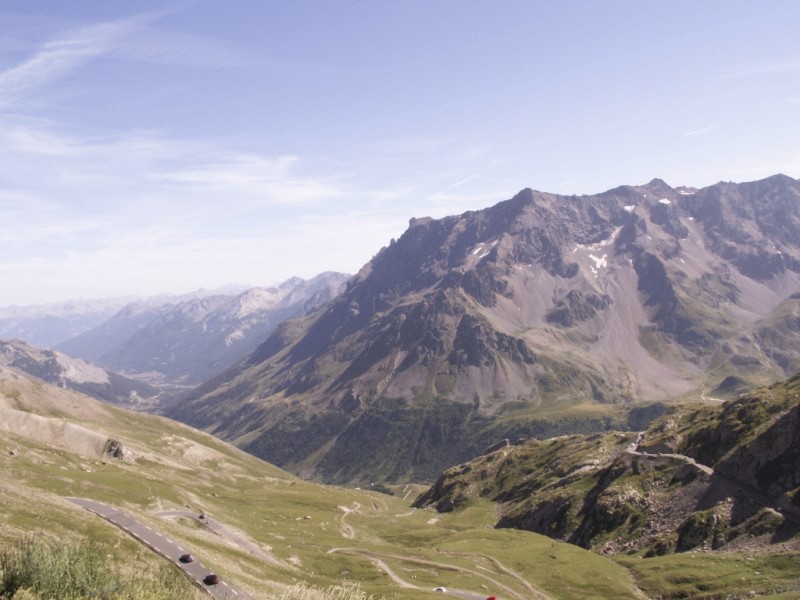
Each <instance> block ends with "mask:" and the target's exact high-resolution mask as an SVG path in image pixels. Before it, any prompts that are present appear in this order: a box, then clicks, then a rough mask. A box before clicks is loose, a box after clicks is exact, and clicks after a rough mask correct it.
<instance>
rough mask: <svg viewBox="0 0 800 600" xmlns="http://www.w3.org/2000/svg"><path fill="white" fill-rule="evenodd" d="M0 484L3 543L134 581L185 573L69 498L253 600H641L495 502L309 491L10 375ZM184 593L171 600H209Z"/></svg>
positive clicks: (614, 568) (162, 425)
mask: <svg viewBox="0 0 800 600" xmlns="http://www.w3.org/2000/svg"><path fill="white" fill-rule="evenodd" d="M0 474H2V476H0V546H2V547H3V548H8V547H10V546H11V545H12V544H14V543H16V542H17V541H19V540H25V539H36V540H39V541H41V542H42V543H45V542H47V541H56V540H57V541H58V542H59V544H61V545H67V544H72V543H79V542H80V541H81V540H93V541H94V543H96V544H99V545H100V547H101V548H102V552H101V555H102V556H106V555H108V556H109V560H110V561H111V565H112V567H113V568H116V569H122V570H123V571H127V572H132V573H135V574H137V576H138V577H149V576H150V575H149V574H154V575H155V576H159V577H161V576H163V575H164V572H165V570H166V571H170V569H172V570H173V571H172V572H175V571H177V567H175V566H174V565H173V566H171V567H170V562H169V561H165V560H164V559H162V558H159V557H157V556H156V555H155V554H154V553H153V552H151V551H149V550H147V549H145V547H144V546H142V545H140V544H139V543H138V542H136V541H135V540H134V539H133V538H132V537H131V536H129V535H127V534H126V533H124V532H123V531H122V530H120V529H118V528H117V527H114V526H113V525H111V524H110V523H108V522H106V521H104V520H103V519H101V518H100V517H98V516H97V515H95V514H93V513H91V512H89V511H87V510H85V509H83V508H81V507H80V506H78V505H76V504H75V503H73V502H71V501H69V500H68V499H67V498H68V497H80V498H86V499H90V500H97V501H101V502H104V503H106V504H108V505H111V506H112V507H114V508H115V509H117V510H120V511H123V512H124V513H125V514H126V515H129V518H130V519H131V520H134V521H139V522H141V523H142V524H143V525H146V526H147V527H149V528H150V529H151V530H155V531H157V532H159V533H160V534H162V535H163V537H164V538H169V539H172V540H175V541H176V542H177V543H179V544H180V545H181V547H182V548H184V549H185V550H184V551H189V552H191V553H192V554H193V555H194V556H195V559H196V561H202V563H203V564H204V565H206V566H207V567H208V568H209V569H211V570H213V572H214V573H217V574H219V576H220V577H221V578H222V580H223V581H224V582H226V585H230V586H232V587H233V588H234V589H236V590H238V591H239V592H240V594H242V595H243V594H247V595H249V596H250V597H252V598H254V599H257V600H258V599H264V600H267V599H270V600H274V599H275V598H287V599H297V600H299V599H300V598H307V597H308V596H302V594H301V592H296V593H295V592H292V591H291V590H293V589H295V590H296V589H298V588H297V586H298V585H299V584H302V583H303V582H305V584H307V586H311V585H313V586H316V587H317V588H320V589H322V588H327V587H329V586H341V585H346V584H356V583H357V584H359V585H360V586H361V589H362V590H363V591H364V592H365V593H369V594H374V595H375V598H376V599H380V598H386V599H387V600H388V599H389V598H392V599H397V600H403V599H406V598H407V599H409V600H410V599H411V598H414V599H415V600H417V599H419V598H431V599H433V598H437V597H442V594H441V593H437V592H434V591H433V588H434V587H437V586H445V587H448V588H451V589H452V588H458V589H461V590H466V591H469V592H470V593H472V594H473V596H472V597H475V596H477V597H485V596H487V595H489V594H495V595H497V597H499V598H503V599H504V600H508V599H516V600H527V599H530V598H541V599H547V598H559V599H561V598H563V599H576V600H577V599H579V598H586V597H589V596H592V597H595V598H630V599H635V598H641V593H640V592H639V591H638V590H637V589H636V587H635V586H634V584H633V580H632V578H631V576H630V575H629V574H628V572H627V571H626V569H625V568H623V567H621V566H619V565H617V564H615V563H613V562H612V561H610V560H608V559H606V558H603V557H601V556H597V555H594V554H592V553H589V552H587V551H585V550H582V549H580V548H576V547H574V546H569V545H566V544H560V545H553V543H552V541H551V540H550V539H548V538H546V537H543V536H539V535H536V534H531V533H528V532H521V531H512V530H504V531H501V530H493V529H491V528H490V527H489V526H490V524H491V507H490V506H489V505H488V504H480V505H479V504H476V505H475V506H473V507H472V508H470V509H467V510H466V511H462V512H461V513H460V514H459V515H458V516H457V518H452V519H451V518H450V517H448V516H446V515H445V516H443V517H435V516H434V515H432V514H431V513H430V512H428V511H415V510H412V509H411V508H410V507H409V502H410V498H412V497H413V496H414V495H415V494H416V493H418V491H419V490H417V489H414V488H408V489H405V488H402V487H400V488H397V489H396V494H397V495H396V496H389V495H386V494H383V493H378V492H375V491H368V490H357V489H355V490H353V489H350V490H348V489H343V488H337V487H326V486H320V485H318V484H314V483H310V482H306V481H302V480H299V479H297V478H296V477H294V476H293V475H290V474H288V473H286V472H284V471H281V470H280V469H277V468H276V467H273V466H271V465H269V464H267V463H264V462H262V461H261V460H259V459H257V458H255V457H253V456H251V455H248V454H246V453H244V452H242V451H240V450H238V449H236V448H233V447H232V446H229V445H228V444H225V443H224V442H221V441H219V440H216V439H214V438H213V437H211V436H209V435H207V434H204V433H201V432H198V431H195V430H192V429H191V428H189V427H186V426H184V425H180V424H177V423H175V422H172V421H169V420H167V419H164V418H161V417H157V416H153V415H147V414H143V413H133V412H129V411H125V410H122V409H119V408H116V407H113V406H111V405H108V404H103V403H99V402H96V401H93V400H91V399H89V398H87V397H86V396H83V395H81V394H77V393H74V392H71V391H69V390H64V389H59V388H54V387H52V386H49V385H47V384H44V383H42V382H38V381H33V380H31V379H29V378H27V377H26V376H24V375H23V374H21V373H20V372H18V371H16V370H14V369H10V368H8V367H2V366H0ZM201 514H202V515H203V518H200V517H199V515H201ZM531 555H542V556H546V557H547V559H546V562H537V561H530V560H528V558H529V557H530V556H531ZM0 577H2V574H0ZM748 584H749V580H748ZM184 591H185V595H177V596H174V598H175V600H181V599H182V598H195V597H202V596H197V595H195V593H194V592H193V591H192V588H191V586H189V585H188V584H187V585H185V586H184ZM282 594H286V595H282ZM338 597H339V596H337V598H338Z"/></svg>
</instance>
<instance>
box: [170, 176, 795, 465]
mask: <svg viewBox="0 0 800 600" xmlns="http://www.w3.org/2000/svg"><path fill="white" fill-rule="evenodd" d="M799 240H800V182H798V181H796V180H794V179H791V178H789V177H785V176H780V175H779V176H775V177H771V178H769V179H766V180H764V181H761V182H756V183H751V184H728V183H721V184H717V185H715V186H711V187H709V188H706V189H703V190H689V189H686V188H677V189H675V188H671V187H670V186H668V185H667V184H666V183H664V182H663V181H660V180H653V181H652V182H650V183H648V184H646V185H643V186H623V187H620V188H616V189H614V190H610V191H608V192H605V193H602V194H597V195H593V196H580V197H565V196H557V195H553V194H547V193H542V192H535V191H532V190H523V191H522V192H520V193H519V194H517V195H516V196H515V197H514V198H512V199H510V200H507V201H505V202H501V203H499V204H497V205H496V206H494V207H491V208H487V209H485V210H481V211H474V212H468V213H465V214H463V215H460V216H457V217H448V218H445V219H439V220H434V219H428V218H426V219H412V220H411V222H410V224H409V228H408V230H407V231H406V232H405V233H404V234H403V235H402V236H401V237H400V238H399V239H398V240H396V241H394V240H393V241H392V242H391V244H389V246H387V247H386V248H383V249H382V250H381V251H380V252H379V253H378V254H377V255H376V257H375V258H374V259H373V260H372V261H371V262H370V263H369V264H367V265H366V266H365V267H364V268H363V269H362V270H361V272H360V273H359V274H358V275H357V276H356V277H355V278H353V280H352V281H351V282H350V283H349V284H348V288H347V290H346V291H345V292H344V293H343V294H342V295H341V296H340V297H339V298H338V299H337V300H336V301H334V302H333V303H331V304H330V305H328V306H327V307H325V309H323V310H321V311H320V312H318V313H315V314H313V315H312V316H310V317H308V318H306V319H304V320H301V321H297V322H292V323H288V324H286V325H285V326H283V327H281V328H280V329H279V330H278V331H277V332H276V333H275V334H274V335H273V336H272V338H271V339H269V340H268V341H267V342H265V343H264V344H263V345H262V346H261V347H260V348H258V349H257V350H256V352H255V353H254V354H252V355H251V356H250V357H249V358H248V359H246V360H245V361H243V362H241V363H239V364H238V365H237V366H235V367H234V368H232V369H231V370H230V371H229V372H228V373H226V374H225V375H224V376H222V377H220V378H218V379H216V380H214V381H212V382H209V383H207V384H205V385H203V386H202V387H201V388H198V389H197V390H196V391H195V392H194V393H192V394H191V395H190V396H189V397H188V398H187V399H186V400H185V402H183V403H182V404H181V405H179V406H176V407H175V409H174V410H173V412H172V416H174V417H176V418H178V419H182V420H185V421H187V422H189V423H191V424H193V425H196V426H200V427H204V428H207V429H209V430H212V431H214V432H215V433H216V434H218V435H220V436H222V437H225V438H227V439H231V440H238V443H240V444H241V445H242V446H243V447H245V448H246V449H248V450H250V451H252V452H254V453H256V454H258V455H260V456H262V457H264V458H267V459H268V460H271V461H273V462H277V463H278V464H280V465H282V466H285V467H288V468H292V469H295V470H297V471H301V472H304V473H306V474H309V475H313V476H317V477H321V478H324V479H328V480H335V481H343V480H350V479H352V478H353V477H355V478H363V479H373V478H378V479H384V478H387V477H390V478H391V477H404V476H414V475H419V474H420V473H426V474H430V473H432V472H436V470H437V469H438V468H440V467H445V466H447V461H450V464H452V463H453V462H457V461H458V460H461V459H463V457H465V456H469V455H470V454H471V453H474V452H476V451H477V450H478V449H479V448H480V447H483V446H485V445H486V444H487V443H489V442H490V441H491V439H492V438H494V439H496V437H502V436H504V435H511V436H516V437H524V436H525V435H532V434H538V433H541V431H540V430H541V425H542V421H541V420H538V418H537V415H538V414H539V413H540V412H542V411H543V410H545V409H552V408H553V407H568V406H569V405H574V404H579V403H587V402H600V403H603V404H605V405H606V406H612V405H613V406H626V405H628V404H630V403H634V402H636V401H639V400H659V399H664V398H668V397H671V396H673V395H676V394H679V393H685V392H687V391H689V390H692V389H695V388H696V387H697V386H698V385H699V384H701V383H706V382H707V381H709V380H710V381H712V382H715V383H718V382H719V381H721V380H722V379H723V378H724V377H725V376H727V375H730V374H733V373H743V372H746V373H747V374H748V375H752V376H753V377H754V378H756V379H758V378H761V379H767V378H773V377H775V376H785V375H787V374H789V373H791V372H794V370H797V369H800V351H798V350H796V348H800V344H798V343H796V341H797V340H798V338H797V335H798V332H797V328H796V327H795V325H796V323H795V321H796V320H797V319H796V314H795V313H797V311H798V306H799V305H798V302H800V301H799V300H798V299H797V298H796V297H794V296H792V294H794V293H795V292H797V290H798V289H800V243H799ZM791 342H795V343H791ZM438 411H445V413H447V414H448V415H450V417H449V418H450V419H451V420H450V421H448V422H447V423H445V424H444V426H445V427H446V428H448V430H452V431H460V432H462V433H463V434H464V438H463V440H461V441H459V440H457V439H452V438H451V437H448V435H447V434H444V433H442V434H438V433H437V434H434V433H432V432H431V431H430V430H429V428H427V427H426V426H425V425H424V424H425V423H426V422H428V421H426V419H428V418H429V417H430V416H431V415H433V414H439V412H438ZM510 415H514V418H513V419H512V418H510ZM376 419H377V420H378V421H380V422H383V423H386V426H385V427H384V428H383V429H381V430H382V431H384V434H383V437H382V438H381V439H380V440H377V439H372V437H371V436H363V435H361V434H356V432H362V431H366V430H369V427H371V425H368V424H373V423H374V422H375V420H376ZM404 423H408V426H406V425H404ZM412 424H413V425H412ZM574 425H576V428H578V429H580V428H583V429H582V430H584V431H586V430H598V429H603V428H606V427H607V426H608V424H607V423H606V424H605V425H603V424H602V423H599V424H598V423H596V422H589V421H584V422H582V423H580V424H574ZM545 429H546V427H545ZM556 429H557V428H556ZM555 432H556V431H555V430H550V431H548V433H555ZM394 436H397V437H398V438H402V439H403V440H404V444H403V448H409V449H408V450H403V451H402V452H400V453H399V454H398V453H397V452H395V453H392V454H391V455H386V454H385V453H384V451H383V450H382V448H384V446H383V445H382V442H385V441H386V440H387V439H389V438H392V437H394ZM295 438H298V439H299V440H302V441H298V439H295ZM415 448H426V450H425V452H421V451H420V452H417V451H416V450H414V449H415ZM333 456H336V457H337V459H336V460H335V461H333V460H332V459H331V458H329V457H333ZM347 456H369V457H370V458H371V461H367V463H364V462H357V463H354V464H343V463H342V462H341V461H340V459H341V458H342V457H347ZM344 460H345V462H347V460H348V459H346V458H345V459H344ZM367 465H369V466H367Z"/></svg>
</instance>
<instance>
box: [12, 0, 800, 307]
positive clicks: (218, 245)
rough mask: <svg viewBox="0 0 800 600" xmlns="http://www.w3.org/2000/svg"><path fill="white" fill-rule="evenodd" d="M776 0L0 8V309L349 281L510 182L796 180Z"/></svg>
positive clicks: (568, 189)
mask: <svg viewBox="0 0 800 600" xmlns="http://www.w3.org/2000/svg"><path fill="white" fill-rule="evenodd" d="M798 23H800V2H796V1H794V0H792V1H785V2H781V1H770V0H766V1H763V2H751V1H748V2H737V1H733V0H732V1H729V2H710V1H709V2H690V1H688V0H684V1H677V2H676V1H670V2H667V1H662V2H658V1H653V2H639V1H634V0H630V1H628V2H617V1H613V0H610V1H604V2H596V1H594V0H588V1H570V0H566V1H555V0H552V1H549V0H543V1H541V2H531V1H529V0H524V1H518V2H517V1H502V0H499V1H497V2H479V1H477V0H475V1H472V0H457V1H447V0H434V1H431V0H420V1H412V0H407V1H405V0H395V1H392V2H375V1H374V0H369V1H363V2H356V1H347V0H340V1H336V2H333V1H329V2H321V1H311V0H295V1H277V0H276V1H274V2H273V1H269V2H267V1H262V0H236V1H234V2H231V1H227V0H178V1H174V2H173V1H170V0H166V1H165V0H158V1H148V0H137V1H136V2H133V1H127V2H125V1H118V2H100V1H94V0H93V1H84V0H70V1H69V2H64V1H63V0H49V1H48V0H1V1H0V160H1V161H2V168H0V220H1V222H2V228H0V281H2V282H3V285H2V286H0V306H9V305H30V304H42V303H52V302H60V301H64V300H68V299H78V298H106V297H121V296H129V295H139V296H150V295H156V294H161V293H183V292H189V291H192V290H195V289H198V288H215V287H218V286H223V285H226V284H245V285H253V286H268V285H273V284H276V283H279V282H281V281H283V280H285V279H288V278H289V277H292V276H299V277H303V278H310V277H313V276H314V275H316V274H318V273H320V272H323V271H340V272H345V273H356V272H357V271H358V270H359V269H360V268H361V267H362V266H363V265H364V264H365V263H367V262H368V261H369V260H370V259H371V258H372V257H373V256H374V255H375V254H376V253H377V252H378V251H379V250H380V249H381V248H382V247H383V246H386V245H388V244H389V242H390V240H391V239H392V238H398V237H400V236H401V235H402V233H403V231H405V229H406V228H407V226H408V221H409V219H410V218H412V217H423V216H432V217H437V218H438V217H443V216H446V215H453V214H461V213H463V212H465V211H467V210H476V209H480V208H485V207H488V206H491V205H493V204H496V203H497V202H499V201H502V200H504V199H507V198H510V197H512V196H513V195H514V194H515V193H517V192H518V191H519V190H521V189H523V188H526V187H530V188H533V189H538V190H542V191H548V192H553V193H558V194H565V195H571V194H584V193H586V194H589V193H597V192H602V191H605V190H607V189H610V188H613V187H616V186H618V185H622V184H630V185H636V184H642V183H646V182H648V181H650V180H651V179H653V178H654V177H659V178H661V179H664V180H665V181H667V183H669V184H670V185H673V186H679V185H689V186H696V187H701V186H705V185H711V184H713V183H715V182H717V181H723V180H724V181H752V180H756V179H761V178H763V177H767V176H769V175H773V174H775V173H784V174H786V175H789V176H791V177H795V178H798V177H800V35H797V24H798Z"/></svg>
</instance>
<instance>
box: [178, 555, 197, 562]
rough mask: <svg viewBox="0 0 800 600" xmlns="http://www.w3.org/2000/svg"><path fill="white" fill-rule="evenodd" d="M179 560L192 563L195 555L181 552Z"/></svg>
mask: <svg viewBox="0 0 800 600" xmlns="http://www.w3.org/2000/svg"><path fill="white" fill-rule="evenodd" d="M178 560H179V561H181V562H182V563H190V562H192V561H193V560H194V556H192V555H191V554H181V557H180V558H179V559H178Z"/></svg>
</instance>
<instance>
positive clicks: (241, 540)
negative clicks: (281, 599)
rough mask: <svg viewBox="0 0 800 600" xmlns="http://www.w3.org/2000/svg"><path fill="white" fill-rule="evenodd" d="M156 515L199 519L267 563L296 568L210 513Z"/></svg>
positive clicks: (285, 567) (215, 531)
mask: <svg viewBox="0 0 800 600" xmlns="http://www.w3.org/2000/svg"><path fill="white" fill-rule="evenodd" d="M156 516H157V517H163V518H167V519H170V518H184V519H192V520H194V521H197V522H198V523H201V524H202V525H205V526H206V527H208V528H209V529H210V530H211V531H213V532H214V533H216V534H217V535H219V536H220V537H222V538H224V539H226V540H228V541H229V542H231V543H233V544H235V545H236V546H239V548H241V549H242V550H244V551H245V552H247V553H249V554H252V555H253V556H255V557H256V558H258V559H261V560H263V561H264V562H267V563H269V564H271V565H273V566H275V567H282V568H284V569H294V567H293V566H292V565H290V564H287V563H285V562H283V561H281V560H278V559H277V558H275V557H274V556H272V555H271V554H269V553H267V552H265V551H264V550H263V549H262V548H261V546H259V545H258V544H256V543H255V542H253V541H252V540H249V539H247V538H245V537H243V536H241V535H239V534H237V533H235V532H233V531H231V530H230V529H228V528H227V527H225V526H224V525H223V524H222V523H220V522H219V521H215V520H214V519H212V518H211V517H209V516H208V515H205V514H202V515H201V514H198V513H195V512H189V511H186V510H167V511H163V512H159V513H156Z"/></svg>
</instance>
